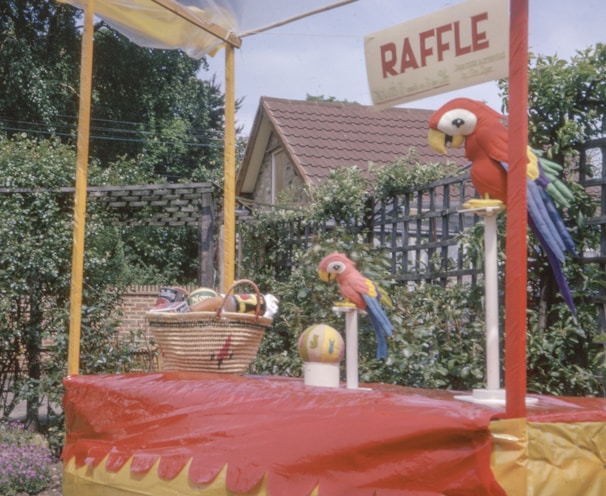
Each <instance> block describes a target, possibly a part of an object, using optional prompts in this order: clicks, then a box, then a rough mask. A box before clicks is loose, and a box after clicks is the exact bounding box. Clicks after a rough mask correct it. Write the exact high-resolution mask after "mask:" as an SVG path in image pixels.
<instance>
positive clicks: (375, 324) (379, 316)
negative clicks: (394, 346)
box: [362, 295, 393, 360]
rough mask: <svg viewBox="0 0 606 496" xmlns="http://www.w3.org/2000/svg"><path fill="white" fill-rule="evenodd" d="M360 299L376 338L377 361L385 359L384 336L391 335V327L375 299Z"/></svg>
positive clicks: (365, 296)
mask: <svg viewBox="0 0 606 496" xmlns="http://www.w3.org/2000/svg"><path fill="white" fill-rule="evenodd" d="M362 298H364V301H365V302H366V312H367V313H368V316H369V317H370V322H371V324H372V328H373V330H374V332H375V335H376V336H377V360H381V359H383V358H387V340H386V339H385V336H392V335H393V325H392V323H391V322H390V320H389V318H388V317H387V314H386V313H385V311H384V310H383V308H382V307H381V305H380V304H379V302H378V301H377V300H376V298H373V297H371V296H368V295H362Z"/></svg>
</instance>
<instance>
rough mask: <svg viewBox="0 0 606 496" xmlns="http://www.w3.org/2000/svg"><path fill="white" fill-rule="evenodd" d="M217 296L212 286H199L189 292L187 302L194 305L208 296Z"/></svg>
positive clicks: (191, 305)
mask: <svg viewBox="0 0 606 496" xmlns="http://www.w3.org/2000/svg"><path fill="white" fill-rule="evenodd" d="M215 296H217V293H216V292H215V291H213V290H212V289H210V288H198V289H195V290H194V291H192V292H191V293H189V296H188V297H187V303H188V304H189V306H190V307H193V306H195V305H196V303H200V302H201V301H203V300H206V299H207V298H214V297H215Z"/></svg>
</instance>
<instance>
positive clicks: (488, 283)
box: [455, 200, 538, 406]
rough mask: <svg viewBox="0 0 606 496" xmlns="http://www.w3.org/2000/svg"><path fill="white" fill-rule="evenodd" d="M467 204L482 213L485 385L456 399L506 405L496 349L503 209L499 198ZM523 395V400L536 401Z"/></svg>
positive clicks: (497, 340)
mask: <svg viewBox="0 0 606 496" xmlns="http://www.w3.org/2000/svg"><path fill="white" fill-rule="evenodd" d="M491 203H492V204H491V205H487V206H483V207H478V208H466V210H465V211H467V212H473V213H475V214H477V215H481V216H482V217H484V251H485V253H484V298H485V301H486V389H474V390H473V391H472V394H471V396H470V395H461V396H455V398H456V399H458V400H463V401H469V402H471V403H480V404H487V405H495V406H501V405H505V390H504V389H502V388H501V377H500V363H499V362H500V350H499V276H498V249H497V215H498V214H499V212H500V211H501V210H502V209H503V205H502V203H501V202H498V201H496V200H492V201H491ZM537 401H538V400H537V399H536V398H526V404H533V403H536V402H537Z"/></svg>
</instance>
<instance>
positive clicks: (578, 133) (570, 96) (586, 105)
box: [499, 43, 606, 163]
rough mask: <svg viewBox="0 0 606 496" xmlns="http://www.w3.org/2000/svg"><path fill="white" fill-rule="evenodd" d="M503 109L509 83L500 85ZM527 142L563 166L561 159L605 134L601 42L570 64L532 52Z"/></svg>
mask: <svg viewBox="0 0 606 496" xmlns="http://www.w3.org/2000/svg"><path fill="white" fill-rule="evenodd" d="M499 86H500V89H501V96H502V98H503V103H504V107H505V108H507V105H508V96H507V89H508V81H507V80H502V81H500V82H499ZM528 111H529V116H528V118H529V124H528V127H529V129H528V131H529V141H530V143H531V144H532V145H533V146H534V147H536V148H538V149H545V148H547V149H549V152H550V154H551V156H552V157H553V158H554V159H556V160H557V161H559V162H561V163H564V161H565V159H566V155H567V154H568V153H570V152H571V151H572V150H574V149H576V148H578V147H579V146H580V145H582V144H584V143H587V142H588V141H589V140H591V139H596V138H599V137H602V136H604V135H605V134H606V44H604V43H598V44H597V45H596V46H595V47H589V48H587V49H585V50H578V51H577V53H576V55H574V56H573V57H572V58H571V59H570V61H566V60H563V59H560V58H558V57H557V56H544V55H538V56H534V55H532V54H531V57H530V67H529V70H528Z"/></svg>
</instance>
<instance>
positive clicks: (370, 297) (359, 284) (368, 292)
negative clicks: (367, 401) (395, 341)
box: [318, 252, 393, 359]
mask: <svg viewBox="0 0 606 496" xmlns="http://www.w3.org/2000/svg"><path fill="white" fill-rule="evenodd" d="M318 274H319V276H320V279H322V280H323V281H332V280H336V281H337V284H339V290H340V291H341V295H343V298H345V300H346V301H349V302H351V303H353V304H354V305H355V306H356V307H357V308H359V309H360V310H365V311H366V312H367V313H368V315H369V317H370V320H371V323H372V327H373V330H374V331H375V335H376V336H377V359H381V358H387V342H386V340H385V335H388V336H391V335H392V333H393V326H392V325H391V322H390V321H389V318H388V317H387V315H386V314H385V311H384V310H383V309H382V308H381V304H383V305H387V306H391V300H390V299H389V297H388V296H387V295H386V294H385V292H384V291H382V290H381V289H380V288H379V287H378V286H377V285H376V284H375V283H373V282H372V281H371V280H370V279H368V278H367V277H364V276H363V275H362V274H361V273H360V272H359V271H358V269H356V264H355V263H354V262H353V261H351V260H350V259H349V258H347V257H346V256H345V255H343V254H342V253H336V252H335V253H331V254H330V255H327V256H326V257H324V258H323V259H322V261H321V262H320V264H319V265H318Z"/></svg>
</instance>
